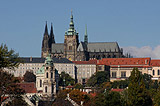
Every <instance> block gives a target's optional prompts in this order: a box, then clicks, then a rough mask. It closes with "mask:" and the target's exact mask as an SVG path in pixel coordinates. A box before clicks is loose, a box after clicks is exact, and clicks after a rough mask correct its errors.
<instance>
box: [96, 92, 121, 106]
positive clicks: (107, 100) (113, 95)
mask: <svg viewBox="0 0 160 106" xmlns="http://www.w3.org/2000/svg"><path fill="white" fill-rule="evenodd" d="M122 103H123V102H122V99H121V95H120V93H118V92H112V91H107V92H105V93H99V94H98V95H97V96H96V97H95V103H94V105H95V106H122Z"/></svg>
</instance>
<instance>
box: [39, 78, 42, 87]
mask: <svg viewBox="0 0 160 106" xmlns="http://www.w3.org/2000/svg"><path fill="white" fill-rule="evenodd" d="M39 86H40V87H42V80H41V79H40V85H39Z"/></svg>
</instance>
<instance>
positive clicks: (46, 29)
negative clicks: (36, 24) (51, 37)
mask: <svg viewBox="0 0 160 106" xmlns="http://www.w3.org/2000/svg"><path fill="white" fill-rule="evenodd" d="M44 35H48V28H47V21H46V26H45V32H44Z"/></svg>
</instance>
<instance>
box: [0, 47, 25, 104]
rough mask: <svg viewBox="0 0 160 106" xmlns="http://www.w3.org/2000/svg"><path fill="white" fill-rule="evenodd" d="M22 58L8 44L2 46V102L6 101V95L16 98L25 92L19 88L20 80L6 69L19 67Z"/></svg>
mask: <svg viewBox="0 0 160 106" xmlns="http://www.w3.org/2000/svg"><path fill="white" fill-rule="evenodd" d="M20 62H21V60H20V58H19V57H18V54H15V53H14V50H8V47H7V46H6V45H3V44H2V45H1V46H0V81H1V84H0V104H1V103H2V102H3V101H4V97H6V95H7V96H8V97H10V98H15V97H18V96H20V95H21V94H23V93H24V92H23V90H22V89H20V88H19V86H18V84H17V83H19V80H18V79H17V78H15V77H14V76H13V75H11V74H9V73H7V72H5V71H4V69H12V70H14V68H15V67H18V65H19V64H20Z"/></svg>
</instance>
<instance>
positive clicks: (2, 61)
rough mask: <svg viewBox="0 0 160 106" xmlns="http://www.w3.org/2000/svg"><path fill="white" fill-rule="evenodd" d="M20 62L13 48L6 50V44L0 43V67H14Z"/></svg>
mask: <svg viewBox="0 0 160 106" xmlns="http://www.w3.org/2000/svg"><path fill="white" fill-rule="evenodd" d="M20 62H22V61H21V60H20V58H19V57H18V54H17V53H16V54H15V53H14V50H12V49H11V50H8V47H7V46H6V45H3V44H1V46H0V69H3V68H8V69H14V68H15V67H18V65H19V64H20Z"/></svg>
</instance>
